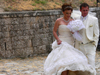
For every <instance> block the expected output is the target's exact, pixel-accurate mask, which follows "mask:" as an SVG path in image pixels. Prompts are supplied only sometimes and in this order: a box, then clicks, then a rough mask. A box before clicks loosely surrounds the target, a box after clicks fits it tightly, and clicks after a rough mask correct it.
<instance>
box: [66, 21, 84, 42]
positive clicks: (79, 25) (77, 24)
mask: <svg viewBox="0 0 100 75" xmlns="http://www.w3.org/2000/svg"><path fill="white" fill-rule="evenodd" d="M67 28H68V29H69V30H70V31H72V32H74V34H73V37H74V38H75V39H76V40H78V41H82V36H81V34H80V33H79V32H78V31H80V30H81V29H83V28H85V26H84V24H83V22H82V21H81V20H73V21H71V22H70V23H69V24H68V25H67Z"/></svg>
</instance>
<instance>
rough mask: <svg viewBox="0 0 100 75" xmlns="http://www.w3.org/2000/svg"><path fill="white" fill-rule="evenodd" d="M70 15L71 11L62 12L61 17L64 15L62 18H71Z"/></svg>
mask: <svg viewBox="0 0 100 75" xmlns="http://www.w3.org/2000/svg"><path fill="white" fill-rule="evenodd" d="M71 13H72V11H71V10H65V11H64V12H63V15H64V17H65V18H67V19H68V18H70V16H71Z"/></svg>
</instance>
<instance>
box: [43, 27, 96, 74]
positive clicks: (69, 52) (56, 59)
mask: <svg viewBox="0 0 100 75" xmlns="http://www.w3.org/2000/svg"><path fill="white" fill-rule="evenodd" d="M58 32H59V38H60V40H61V41H62V43H61V44H60V45H57V42H56V41H54V42H53V44H52V49H53V50H52V51H51V53H50V54H49V55H48V57H47V59H46V60H45V63H44V74H45V75H61V73H62V72H63V71H66V70H70V71H69V75H94V73H95V72H94V71H95V70H94V69H93V68H92V67H91V66H90V65H89V64H88V60H87V58H86V57H85V55H84V54H83V53H82V52H80V51H79V50H77V49H75V48H74V47H73V46H74V39H73V37H72V34H71V32H70V30H69V29H68V28H67V27H66V25H60V26H59V28H58ZM73 71H78V72H76V73H77V74H74V72H73ZM72 72H73V74H72Z"/></svg>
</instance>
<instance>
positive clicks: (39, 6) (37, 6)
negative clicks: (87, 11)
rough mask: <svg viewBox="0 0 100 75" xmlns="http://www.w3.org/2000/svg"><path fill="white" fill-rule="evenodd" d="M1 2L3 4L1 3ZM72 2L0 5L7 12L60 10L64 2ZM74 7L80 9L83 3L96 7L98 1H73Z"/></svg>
mask: <svg viewBox="0 0 100 75" xmlns="http://www.w3.org/2000/svg"><path fill="white" fill-rule="evenodd" d="M1 1H2V2H3V3H1ZM65 1H66V2H68V1H71V0H0V3H1V4H0V5H3V9H4V10H5V11H22V10H32V11H34V10H49V9H60V8H61V5H62V4H63V3H64V2H65ZM72 1H73V2H72V6H73V7H75V8H76V7H79V5H80V4H81V3H83V2H87V3H89V4H90V5H91V6H96V4H97V3H96V0H72Z"/></svg>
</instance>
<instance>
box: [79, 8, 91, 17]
mask: <svg viewBox="0 0 100 75" xmlns="http://www.w3.org/2000/svg"><path fill="white" fill-rule="evenodd" d="M80 11H81V14H82V16H83V17H85V16H87V15H88V12H89V7H88V6H87V7H82V8H81V9H80Z"/></svg>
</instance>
